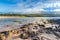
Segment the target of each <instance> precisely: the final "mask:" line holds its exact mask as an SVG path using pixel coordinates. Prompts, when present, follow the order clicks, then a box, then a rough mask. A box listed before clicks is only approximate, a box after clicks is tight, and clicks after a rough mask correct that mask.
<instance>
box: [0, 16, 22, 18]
mask: <svg viewBox="0 0 60 40" xmlns="http://www.w3.org/2000/svg"><path fill="white" fill-rule="evenodd" d="M0 18H21V17H19V16H0Z"/></svg>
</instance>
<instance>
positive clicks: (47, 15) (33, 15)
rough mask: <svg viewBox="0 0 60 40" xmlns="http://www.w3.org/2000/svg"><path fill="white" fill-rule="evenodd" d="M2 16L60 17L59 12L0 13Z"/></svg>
mask: <svg viewBox="0 0 60 40" xmlns="http://www.w3.org/2000/svg"><path fill="white" fill-rule="evenodd" d="M0 16H1V17H2V18H3V17H60V14H0Z"/></svg>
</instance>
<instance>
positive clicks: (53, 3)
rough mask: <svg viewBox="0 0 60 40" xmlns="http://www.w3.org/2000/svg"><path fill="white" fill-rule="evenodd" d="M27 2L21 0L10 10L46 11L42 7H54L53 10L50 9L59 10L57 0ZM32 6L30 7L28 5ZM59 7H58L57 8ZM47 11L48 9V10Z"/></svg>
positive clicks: (26, 11)
mask: <svg viewBox="0 0 60 40" xmlns="http://www.w3.org/2000/svg"><path fill="white" fill-rule="evenodd" d="M28 2H29V1H27V2H21V3H17V4H16V5H17V8H16V9H15V8H14V9H13V10H12V11H15V12H22V13H28V12H29V13H40V12H41V11H46V10H44V9H43V8H56V9H55V10H52V11H60V8H59V7H60V1H59V0H49V1H48V0H47V1H45V2H40V1H39V2H37V3H34V2H33V3H29V4H28ZM30 6H32V7H30ZM57 8H59V9H57ZM48 11H49V10H48Z"/></svg>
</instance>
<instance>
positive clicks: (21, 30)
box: [0, 20, 60, 40]
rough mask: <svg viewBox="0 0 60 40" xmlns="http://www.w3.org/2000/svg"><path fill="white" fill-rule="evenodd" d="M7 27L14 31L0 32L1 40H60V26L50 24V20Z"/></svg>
mask: <svg viewBox="0 0 60 40" xmlns="http://www.w3.org/2000/svg"><path fill="white" fill-rule="evenodd" d="M6 27H7V28H9V27H11V28H12V29H13V30H6V31H3V32H0V40H60V35H59V34H58V33H57V32H59V31H58V30H60V29H59V28H60V25H58V24H53V23H50V22H49V21H48V20H40V21H38V22H34V23H28V24H23V25H21V26H18V27H17V26H14V27H12V26H10V25H6ZM15 27H16V28H15ZM59 33H60V32H59Z"/></svg>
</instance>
